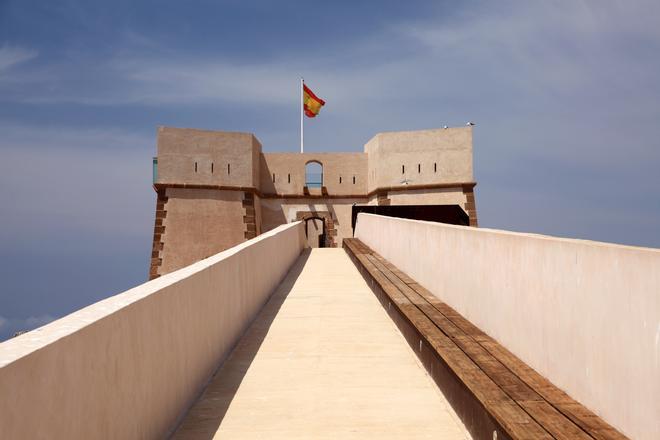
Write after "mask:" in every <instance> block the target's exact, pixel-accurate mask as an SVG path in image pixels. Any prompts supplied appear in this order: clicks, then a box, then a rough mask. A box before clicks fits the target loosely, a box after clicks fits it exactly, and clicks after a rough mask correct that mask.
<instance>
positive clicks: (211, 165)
mask: <svg viewBox="0 0 660 440" xmlns="http://www.w3.org/2000/svg"><path fill="white" fill-rule="evenodd" d="M211 174H213V162H211Z"/></svg>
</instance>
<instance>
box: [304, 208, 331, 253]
mask: <svg viewBox="0 0 660 440" xmlns="http://www.w3.org/2000/svg"><path fill="white" fill-rule="evenodd" d="M304 221H305V237H307V244H308V245H309V247H312V248H316V247H319V248H322V247H325V237H326V228H325V217H320V216H311V217H306V218H305V219H304ZM319 225H320V229H319Z"/></svg>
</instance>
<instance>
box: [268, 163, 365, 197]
mask: <svg viewBox="0 0 660 440" xmlns="http://www.w3.org/2000/svg"><path fill="white" fill-rule="evenodd" d="M310 161H318V162H320V163H321V164H322V165H323V186H324V187H326V188H327V191H328V193H329V194H332V195H337V196H342V195H346V196H348V195H356V194H366V193H367V155H366V154H364V153H304V154H300V153H264V154H263V155H262V161H261V164H262V167H261V186H260V189H261V192H262V193H264V194H285V195H301V194H303V187H304V186H305V164H307V163H308V162H310ZM273 174H275V181H274V182H273ZM289 176H290V179H289ZM340 177H341V183H340V182H339V178H340ZM354 177H355V183H353V178H354Z"/></svg>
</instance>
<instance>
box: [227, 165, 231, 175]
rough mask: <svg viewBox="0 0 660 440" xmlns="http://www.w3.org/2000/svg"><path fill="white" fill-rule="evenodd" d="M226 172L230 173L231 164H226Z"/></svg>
mask: <svg viewBox="0 0 660 440" xmlns="http://www.w3.org/2000/svg"><path fill="white" fill-rule="evenodd" d="M227 174H231V164H227Z"/></svg>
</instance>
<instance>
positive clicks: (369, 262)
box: [343, 238, 626, 439]
mask: <svg viewBox="0 0 660 440" xmlns="http://www.w3.org/2000/svg"><path fill="white" fill-rule="evenodd" d="M343 247H344V248H345V249H346V251H347V252H348V254H349V256H350V257H351V259H352V260H353V261H354V262H355V264H356V266H357V267H358V269H359V270H360V272H361V273H362V275H363V276H364V278H365V279H366V280H367V282H368V283H369V284H370V285H371V287H372V289H373V290H374V293H376V295H377V296H378V298H379V300H380V301H381V303H382V304H383V306H384V307H385V308H386V309H387V310H388V313H389V314H390V316H391V317H392V319H393V320H394V322H395V323H396V324H397V326H398V327H399V329H400V330H401V332H402V333H403V335H404V336H405V337H406V339H407V340H408V342H409V343H410V345H411V347H413V348H414V349H415V351H416V352H417V355H418V356H419V358H420V360H421V361H422V363H423V364H424V366H425V368H426V369H427V371H428V372H429V374H430V375H431V377H432V378H433V379H434V380H435V381H436V383H437V384H438V386H439V387H440V389H441V390H442V391H443V393H444V394H445V396H447V398H448V399H449V401H450V403H451V404H452V406H453V407H454V409H455V410H456V412H457V413H458V415H459V416H460V417H461V419H462V420H463V423H464V424H465V425H466V428H467V429H468V430H469V431H470V433H471V434H472V436H473V437H474V438H489V439H490V438H498V439H499V438H512V439H528V438H529V439H532V438H533V439H546V438H547V439H552V438H558V439H624V438H626V437H625V436H623V435H622V434H621V433H619V432H618V431H617V430H616V429H614V428H613V427H612V426H610V425H608V424H607V423H605V421H603V420H602V419H601V418H600V417H598V416H597V415H596V414H594V413H593V412H591V411H590V410H589V409H587V408H586V407H584V406H583V405H581V404H580V403H578V402H577V401H575V400H574V399H572V398H571V397H570V396H568V395H567V394H566V393H565V392H563V391H561V390H560V389H559V388H557V387H556V386H554V385H553V384H552V383H551V382H550V381H548V380H547V379H545V378H544V377H543V376H541V375H540V374H538V373H537V372H536V371H535V370H533V369H532V368H530V367H529V366H527V365H526V364H525V363H524V362H522V361H521V360H520V359H518V358H517V357H516V356H514V355H513V354H512V353H511V352H509V351H508V350H507V349H506V348H504V347H503V346H502V345H500V344H499V343H498V342H497V341H495V340H494V339H493V338H491V337H489V336H488V335H486V334H485V333H484V332H482V331H481V330H479V329H478V328H477V327H476V326H474V325H473V324H471V323H470V322H469V321H468V320H466V319H465V318H463V316H461V315H460V314H459V313H457V312H456V311H455V310H454V309H452V308H451V307H449V306H448V305H447V304H445V303H444V302H442V301H441V300H439V299H438V298H437V297H436V296H434V295H433V294H432V293H431V292H429V291H428V290H426V289H425V288H424V287H422V286H420V285H419V284H417V283H416V282H415V280H413V279H412V278H410V277H409V276H408V275H406V274H405V273H403V272H402V271H400V270H399V269H397V268H396V267H395V266H394V265H392V264H391V263H390V262H388V261H387V260H385V259H384V258H383V257H381V256H380V255H378V254H377V253H376V252H374V251H372V250H371V249H369V248H368V247H367V246H366V245H365V244H364V243H362V242H361V241H360V240H358V239H354V238H349V239H344V240H343Z"/></svg>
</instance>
